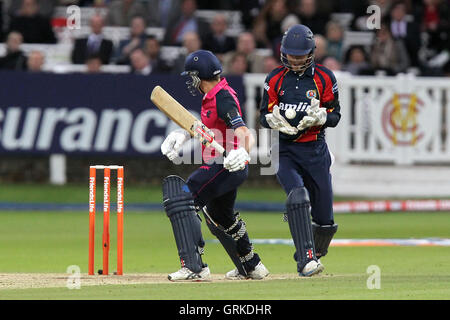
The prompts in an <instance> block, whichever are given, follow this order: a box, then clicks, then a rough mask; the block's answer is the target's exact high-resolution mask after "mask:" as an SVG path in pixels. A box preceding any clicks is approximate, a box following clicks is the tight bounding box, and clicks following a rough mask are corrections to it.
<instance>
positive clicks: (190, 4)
mask: <svg viewBox="0 0 450 320" xmlns="http://www.w3.org/2000/svg"><path fill="white" fill-rule="evenodd" d="M195 10H197V3H196V1H195V0H184V1H183V3H182V4H181V12H182V14H183V16H186V17H190V16H192V15H193V14H194V12H195Z"/></svg>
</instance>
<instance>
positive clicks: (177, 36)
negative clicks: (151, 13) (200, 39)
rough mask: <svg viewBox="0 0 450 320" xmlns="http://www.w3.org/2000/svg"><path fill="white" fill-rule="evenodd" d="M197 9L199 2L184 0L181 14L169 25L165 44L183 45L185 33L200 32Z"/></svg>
mask: <svg viewBox="0 0 450 320" xmlns="http://www.w3.org/2000/svg"><path fill="white" fill-rule="evenodd" d="M195 10H197V3H196V1H195V0H182V3H181V16H179V17H178V19H177V20H176V21H173V22H171V23H169V24H168V26H167V29H166V33H165V36H164V41H163V42H164V44H165V45H172V46H173V45H177V46H178V45H181V43H182V42H183V38H184V34H185V33H187V32H196V33H198V31H199V26H198V25H199V22H198V21H197V18H196V17H195Z"/></svg>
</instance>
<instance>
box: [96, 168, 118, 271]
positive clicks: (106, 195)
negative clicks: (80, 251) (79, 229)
mask: <svg viewBox="0 0 450 320" xmlns="http://www.w3.org/2000/svg"><path fill="white" fill-rule="evenodd" d="M97 170H103V239H102V243H103V269H102V270H101V272H99V273H100V274H103V275H108V271H109V270H108V269H109V246H110V238H109V222H110V216H109V215H110V205H111V202H110V198H111V183H110V182H111V170H117V275H123V211H124V203H123V193H124V175H123V166H103V165H96V166H90V168H89V261H88V263H89V266H88V274H89V275H94V246H95V240H94V239H95V198H96V196H95V195H96V188H97Z"/></svg>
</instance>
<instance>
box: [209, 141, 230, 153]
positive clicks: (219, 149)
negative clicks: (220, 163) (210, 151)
mask: <svg viewBox="0 0 450 320" xmlns="http://www.w3.org/2000/svg"><path fill="white" fill-rule="evenodd" d="M211 147H213V148H214V149H216V150H217V152H219V153H220V154H221V155H223V156H224V157H226V156H227V151H226V150H225V148H224V147H222V146H221V145H220V144H218V143H217V141H216V140H213V141H212V142H211Z"/></svg>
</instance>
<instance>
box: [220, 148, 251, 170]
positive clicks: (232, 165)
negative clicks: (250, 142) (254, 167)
mask: <svg viewBox="0 0 450 320" xmlns="http://www.w3.org/2000/svg"><path fill="white" fill-rule="evenodd" d="M249 162H250V155H249V154H248V152H247V150H245V149H244V148H243V147H240V148H239V149H233V150H231V151H230V152H229V153H228V155H227V156H226V157H225V159H223V167H224V168H225V169H227V170H228V171H230V172H234V171H239V170H244V169H245V165H246V164H247V163H249Z"/></svg>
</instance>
